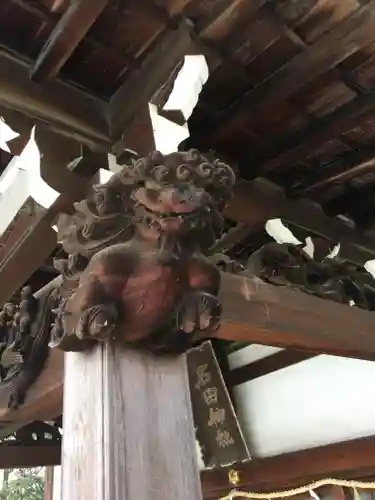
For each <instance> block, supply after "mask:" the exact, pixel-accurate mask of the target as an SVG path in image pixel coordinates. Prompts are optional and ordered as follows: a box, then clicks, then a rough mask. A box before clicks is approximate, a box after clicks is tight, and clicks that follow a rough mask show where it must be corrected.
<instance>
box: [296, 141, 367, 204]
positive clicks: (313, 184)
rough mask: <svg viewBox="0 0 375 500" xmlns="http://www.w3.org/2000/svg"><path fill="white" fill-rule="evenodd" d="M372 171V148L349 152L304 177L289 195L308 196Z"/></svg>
mask: <svg viewBox="0 0 375 500" xmlns="http://www.w3.org/2000/svg"><path fill="white" fill-rule="evenodd" d="M374 171H375V150H374V149H373V148H370V149H363V150H361V151H360V152H358V151H355V152H350V153H349V154H347V155H343V157H342V158H340V159H338V160H337V161H334V162H333V163H332V164H330V165H326V166H325V167H324V169H322V170H320V171H314V172H311V173H310V174H308V175H306V177H305V178H302V179H301V180H300V182H299V183H298V185H296V187H295V188H292V189H291V190H290V193H292V194H293V195H294V196H304V195H309V194H311V193H314V192H316V191H319V190H322V189H327V188H328V187H329V186H330V185H332V184H337V183H340V184H341V183H344V182H345V181H350V180H351V179H353V178H355V177H357V176H361V175H366V174H368V173H370V172H374Z"/></svg>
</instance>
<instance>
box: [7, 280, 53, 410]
mask: <svg viewBox="0 0 375 500" xmlns="http://www.w3.org/2000/svg"><path fill="white" fill-rule="evenodd" d="M55 294H56V291H55V289H54V287H53V286H50V287H47V289H46V290H43V289H42V290H41V292H39V293H38V296H34V295H33V294H32V292H31V289H30V288H29V287H25V288H23V289H22V290H21V292H20V294H19V295H18V298H17V299H14V300H13V301H12V302H9V303H7V304H5V305H4V307H3V309H2V310H1V312H0V382H1V388H2V389H3V390H6V391H7V392H8V394H9V403H8V406H9V407H10V408H17V407H18V406H19V405H20V404H22V403H23V401H24V398H25V395H26V391H27V389H28V388H29V387H30V385H31V384H32V383H33V382H34V381H35V380H36V379H37V378H38V376H39V374H40V372H41V371H42V369H43V367H44V364H45V361H46V359H47V356H48V342H49V337H50V328H51V321H52V309H51V306H52V304H53V301H54V297H55Z"/></svg>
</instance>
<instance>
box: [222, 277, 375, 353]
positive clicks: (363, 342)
mask: <svg viewBox="0 0 375 500" xmlns="http://www.w3.org/2000/svg"><path fill="white" fill-rule="evenodd" d="M219 298H220V300H221V302H222V304H223V314H222V325H221V328H220V330H219V331H218V332H217V333H216V334H215V337H217V338H222V339H226V340H234V341H245V342H249V343H256V344H266V345H273V346H279V347H285V348H290V349H296V350H302V351H308V352H313V353H322V354H323V353H324V354H333V355H338V356H345V357H353V358H358V359H370V360H375V337H374V335H373V328H374V322H375V316H374V313H373V312H370V311H364V310H361V309H359V308H355V307H349V306H346V305H342V304H338V303H336V302H333V301H329V300H323V299H320V298H317V297H314V296H311V295H308V294H304V293H301V292H295V291H292V290H289V289H287V288H283V287H275V286H273V285H268V284H266V283H264V282H262V281H261V280H259V279H257V278H245V277H241V276H236V275H231V274H227V273H222V284H221V290H220V294H219Z"/></svg>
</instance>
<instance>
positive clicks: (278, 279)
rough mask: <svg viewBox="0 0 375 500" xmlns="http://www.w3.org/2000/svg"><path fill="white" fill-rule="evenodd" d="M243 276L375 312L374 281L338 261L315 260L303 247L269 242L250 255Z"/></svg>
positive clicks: (362, 270)
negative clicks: (257, 278) (374, 310)
mask: <svg viewBox="0 0 375 500" xmlns="http://www.w3.org/2000/svg"><path fill="white" fill-rule="evenodd" d="M243 274H244V275H246V276H249V277H254V276H257V277H259V278H262V279H263V280H265V281H268V282H269V283H272V284H274V285H282V286H288V287H290V288H295V289H297V290H300V291H303V292H305V293H309V294H312V295H316V296H318V297H321V298H325V299H329V300H333V301H335V302H340V303H342V304H348V305H355V306H357V307H360V308H362V309H371V310H372V309H375V281H374V279H373V278H372V276H371V275H370V274H368V273H367V272H366V271H365V270H364V269H358V268H357V267H356V266H354V265H352V264H350V263H348V262H342V261H340V259H337V258H332V259H331V258H327V259H323V260H322V261H319V260H314V259H313V258H312V257H310V256H309V255H308V254H307V253H306V252H305V251H304V250H303V248H302V246H295V245H292V244H287V243H284V244H278V243H268V244H267V245H264V246H263V247H262V248H260V249H259V250H256V251H255V252H253V253H252V254H251V255H250V257H249V259H248V261H247V264H246V266H245V270H244V271H243Z"/></svg>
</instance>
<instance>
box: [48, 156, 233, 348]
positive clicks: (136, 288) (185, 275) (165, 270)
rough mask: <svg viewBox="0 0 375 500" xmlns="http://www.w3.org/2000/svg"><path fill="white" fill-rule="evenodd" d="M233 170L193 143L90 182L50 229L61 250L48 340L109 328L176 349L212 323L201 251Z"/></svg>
mask: <svg viewBox="0 0 375 500" xmlns="http://www.w3.org/2000/svg"><path fill="white" fill-rule="evenodd" d="M234 183H235V176H234V173H233V171H232V170H231V168H230V167H229V166H228V165H226V164H224V163H222V162H220V161H218V160H215V161H213V162H210V161H208V160H207V159H206V158H205V157H204V156H202V155H201V154H200V153H199V152H198V151H196V150H190V151H188V152H178V153H173V154H170V155H166V156H164V155H162V154H161V153H160V152H157V151H154V152H152V153H150V154H149V155H148V156H147V157H146V158H141V159H138V160H136V161H133V162H132V163H131V164H129V165H126V166H125V167H124V168H123V170H122V171H121V172H120V173H118V174H115V175H114V176H113V177H112V178H111V179H110V180H109V182H107V183H106V184H104V185H101V186H97V187H95V188H94V190H93V192H92V196H91V197H89V198H88V199H86V200H84V201H82V202H80V203H77V204H76V206H75V208H76V213H75V214H74V215H72V216H68V215H62V216H61V217H60V220H59V222H58V234H59V238H60V241H61V244H62V247H63V249H64V250H65V252H66V253H67V254H69V258H68V259H67V260H64V261H60V262H58V267H59V269H60V271H61V272H62V274H63V277H64V280H63V283H62V285H61V287H60V291H59V292H60V303H59V308H58V311H57V317H56V321H55V326H54V328H53V332H52V338H51V345H52V346H58V347H60V348H61V349H63V350H83V349H86V348H89V347H90V346H91V345H92V344H93V343H95V342H97V341H104V340H105V339H108V338H110V337H113V338H116V339H118V340H119V341H121V342H123V343H125V344H129V345H132V346H134V347H140V348H144V349H147V350H150V351H153V352H156V353H179V352H183V351H185V350H186V349H188V348H189V347H190V346H191V345H193V344H194V343H195V342H196V341H197V340H199V339H200V338H204V337H207V336H209V335H210V333H213V332H214V331H215V329H217V328H218V326H219V320H220V312H221V306H220V303H219V301H218V299H217V294H218V291H219V286H220V272H219V270H218V269H217V268H216V267H215V266H214V265H212V264H211V263H210V262H209V261H208V260H207V259H206V258H205V257H204V256H203V253H204V252H205V251H207V250H208V249H209V248H210V247H211V246H212V245H213V244H214V242H215V241H216V238H217V237H218V236H219V235H220V233H221V230H222V217H221V215H220V212H221V210H222V209H223V208H224V206H225V204H226V203H227V201H228V200H229V198H230V196H231V193H232V188H233V186H234Z"/></svg>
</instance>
